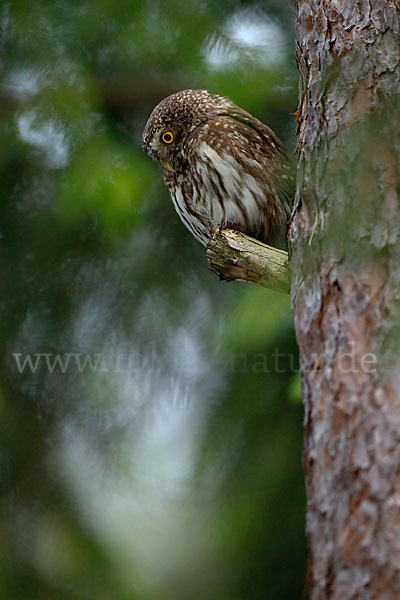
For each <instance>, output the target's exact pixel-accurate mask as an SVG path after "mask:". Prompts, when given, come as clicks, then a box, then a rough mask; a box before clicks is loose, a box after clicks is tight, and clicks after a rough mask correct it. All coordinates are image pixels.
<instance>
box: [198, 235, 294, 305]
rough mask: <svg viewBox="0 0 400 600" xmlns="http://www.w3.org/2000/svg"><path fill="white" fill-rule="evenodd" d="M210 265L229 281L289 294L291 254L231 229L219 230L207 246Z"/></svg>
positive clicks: (220, 276)
mask: <svg viewBox="0 0 400 600" xmlns="http://www.w3.org/2000/svg"><path fill="white" fill-rule="evenodd" d="M207 260H208V264H209V267H210V269H211V270H212V271H214V273H216V274H217V275H218V276H219V278H220V279H224V280H225V281H246V282H247V283H254V284H256V285H259V286H262V287H267V288H270V289H272V290H275V291H278V292H283V293H284V294H288V293H289V290H290V275H289V269H288V254H287V252H285V251H284V250H278V249H277V248H272V247H271V246H267V244H263V243H262V242H259V241H258V240H255V239H253V238H251V237H249V236H247V235H244V233H241V232H239V231H233V230H231V229H223V230H220V231H219V230H218V231H216V233H215V234H214V236H213V238H212V239H211V241H210V243H209V244H208V246H207Z"/></svg>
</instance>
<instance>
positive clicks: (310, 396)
mask: <svg viewBox="0 0 400 600" xmlns="http://www.w3.org/2000/svg"><path fill="white" fill-rule="evenodd" d="M297 8H298V18H297V31H296V38H297V40H296V43H297V61H298V66H299V70H300V106H299V112H298V156H299V166H298V193H297V199H298V201H299V204H298V208H297V210H296V212H295V215H294V219H293V224H292V227H291V232H290V241H291V248H292V261H291V270H292V305H293V310H294V317H295V328H296V335H297V340H298V343H299V347H300V354H301V364H302V394H303V399H304V406H305V417H304V426H305V443H304V469H305V474H306V487H307V498H308V503H307V534H308V539H309V551H310V560H309V588H310V596H311V598H312V599H313V600H317V599H318V600H320V599H321V600H322V599H335V600H348V599H363V600H364V599H365V600H380V599H382V600H383V599H385V600H392V599H393V600H395V599H396V600H398V599H400V359H399V341H400V249H399V246H400V244H399V242H400V239H399V238H400V201H399V200H400V198H399V195H400V132H399V123H400V111H399V103H398V96H399V87H400V44H399V20H400V19H399V16H400V6H399V2H396V1H394V0H298V2H297Z"/></svg>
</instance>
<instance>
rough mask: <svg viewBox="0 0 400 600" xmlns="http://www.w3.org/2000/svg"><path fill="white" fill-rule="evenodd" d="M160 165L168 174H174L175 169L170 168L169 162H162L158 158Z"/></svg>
mask: <svg viewBox="0 0 400 600" xmlns="http://www.w3.org/2000/svg"><path fill="white" fill-rule="evenodd" d="M160 164H161V166H162V167H163V168H164V169H166V170H167V171H169V172H170V173H175V169H174V168H173V167H172V165H171V163H170V162H169V161H167V160H163V159H162V158H160Z"/></svg>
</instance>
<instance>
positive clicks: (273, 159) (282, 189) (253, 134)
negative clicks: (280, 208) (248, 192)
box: [220, 105, 295, 199]
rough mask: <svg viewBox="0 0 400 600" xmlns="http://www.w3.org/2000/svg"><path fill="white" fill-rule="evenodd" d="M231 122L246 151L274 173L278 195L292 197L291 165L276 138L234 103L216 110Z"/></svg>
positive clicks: (270, 130) (270, 131) (292, 178)
mask: <svg viewBox="0 0 400 600" xmlns="http://www.w3.org/2000/svg"><path fill="white" fill-rule="evenodd" d="M220 115H221V116H223V117H224V118H225V119H227V121H228V122H229V123H231V124H232V125H234V127H235V129H236V131H237V133H238V134H239V135H240V136H242V137H243V138H244V139H245V140H246V142H247V144H246V145H247V148H246V151H247V152H248V154H249V155H252V156H253V158H254V160H257V161H258V162H260V164H262V165H263V168H264V169H266V170H267V171H269V172H271V170H272V171H273V173H274V183H275V187H276V188H277V191H278V194H279V196H281V197H282V198H283V197H284V198H286V199H288V198H293V196H294V193H295V177H294V171H293V165H292V164H291V161H290V159H289V157H288V154H287V152H286V149H285V147H284V145H283V144H282V142H281V141H280V139H279V138H278V137H277V136H276V135H275V133H274V132H273V131H272V129H270V128H269V127H268V126H267V125H265V124H264V123H262V122H261V121H259V120H258V119H256V118H255V117H253V116H252V115H251V114H250V113H248V112H246V111H244V110H242V109H241V108H239V107H238V106H236V105H232V106H231V107H229V108H227V109H225V110H224V111H223V112H221V113H220Z"/></svg>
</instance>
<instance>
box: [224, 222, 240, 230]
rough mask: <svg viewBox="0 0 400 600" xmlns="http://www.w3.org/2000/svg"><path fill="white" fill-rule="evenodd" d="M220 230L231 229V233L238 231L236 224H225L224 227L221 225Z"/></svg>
mask: <svg viewBox="0 0 400 600" xmlns="http://www.w3.org/2000/svg"><path fill="white" fill-rule="evenodd" d="M221 229H233V231H240V227H239V225H238V223H225V225H222V227H221Z"/></svg>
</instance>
